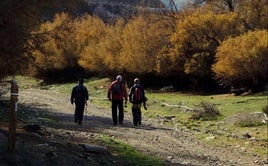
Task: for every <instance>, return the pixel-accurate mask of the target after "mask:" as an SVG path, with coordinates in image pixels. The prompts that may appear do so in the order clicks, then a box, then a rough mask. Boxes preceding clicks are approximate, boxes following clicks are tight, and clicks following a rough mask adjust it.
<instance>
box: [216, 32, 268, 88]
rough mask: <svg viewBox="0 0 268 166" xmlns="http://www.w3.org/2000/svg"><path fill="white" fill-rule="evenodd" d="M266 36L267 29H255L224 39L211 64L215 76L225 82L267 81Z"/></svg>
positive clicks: (267, 52)
mask: <svg viewBox="0 0 268 166" xmlns="http://www.w3.org/2000/svg"><path fill="white" fill-rule="evenodd" d="M267 37H268V32H267V30H257V31H252V32H248V33H246V34H243V35H240V36H237V37H234V38H229V39H227V40H226V41H224V42H223V43H222V45H221V46H220V47H219V48H218V49H217V54H216V59H217V63H216V64H215V65H213V71H214V72H215V73H216V74H217V77H219V78H220V79H221V80H222V82H227V83H233V82H234V81H236V82H237V81H241V82H243V81H251V82H252V83H253V82H258V81H264V80H266V81H267V78H268V64H267V59H268V43H267Z"/></svg>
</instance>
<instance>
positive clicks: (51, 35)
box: [30, 13, 77, 76]
mask: <svg viewBox="0 0 268 166" xmlns="http://www.w3.org/2000/svg"><path fill="white" fill-rule="evenodd" d="M71 31H72V23H71V20H70V17H69V15H68V14H66V13H62V14H56V15H55V17H54V19H53V22H49V21H48V22H46V23H43V24H41V26H40V28H39V29H38V30H37V31H35V32H33V34H42V35H43V38H45V42H43V44H42V45H41V46H40V49H36V50H34V51H33V52H32V56H33V58H34V63H32V64H31V65H30V66H32V67H31V68H30V69H31V74H32V75H34V76H38V75H39V76H41V75H42V76H45V75H43V74H48V75H49V74H50V73H51V72H53V71H55V70H61V69H64V68H66V67H71V66H74V65H75V64H77V60H76V59H77V57H76V56H75V52H74V51H73V50H74V48H75V47H74V46H75V45H72V44H73V43H74V42H72V41H73V36H72V35H71V34H72V33H71ZM33 71H35V72H33Z"/></svg>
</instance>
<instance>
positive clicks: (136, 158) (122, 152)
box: [99, 135, 165, 166]
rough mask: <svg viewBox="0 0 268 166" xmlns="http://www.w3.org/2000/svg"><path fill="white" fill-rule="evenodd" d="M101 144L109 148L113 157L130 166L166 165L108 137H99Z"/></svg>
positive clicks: (158, 159)
mask: <svg viewBox="0 0 268 166" xmlns="http://www.w3.org/2000/svg"><path fill="white" fill-rule="evenodd" d="M99 140H100V141H101V143H103V144H105V146H107V147H108V149H109V150H110V152H111V153H112V155H114V156H120V159H121V160H124V161H125V162H127V163H129V165H133V166H140V165H158V166H161V165H163V166H164V165H165V163H164V161H163V160H161V159H160V158H156V157H152V156H148V155H144V154H142V153H140V152H139V151H137V150H136V149H135V148H133V147H131V146H129V145H127V144H125V143H123V142H121V141H119V140H116V139H112V138H110V137H108V136H104V135H101V136H99Z"/></svg>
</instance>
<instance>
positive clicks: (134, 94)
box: [128, 78, 147, 126]
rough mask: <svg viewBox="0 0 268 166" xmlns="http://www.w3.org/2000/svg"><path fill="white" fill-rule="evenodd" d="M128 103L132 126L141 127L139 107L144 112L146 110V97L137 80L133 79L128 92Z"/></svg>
mask: <svg viewBox="0 0 268 166" xmlns="http://www.w3.org/2000/svg"><path fill="white" fill-rule="evenodd" d="M128 96H129V101H130V102H131V103H132V115H133V124H134V126H137V125H141V105H142V104H143V107H144V109H145V110H147V108H146V100H147V99H146V97H145V92H144V89H143V87H142V86H141V85H140V80H139V78H135V79H134V85H133V86H132V87H131V88H130V91H129V95H128Z"/></svg>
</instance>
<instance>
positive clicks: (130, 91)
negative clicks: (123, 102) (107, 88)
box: [128, 87, 133, 103]
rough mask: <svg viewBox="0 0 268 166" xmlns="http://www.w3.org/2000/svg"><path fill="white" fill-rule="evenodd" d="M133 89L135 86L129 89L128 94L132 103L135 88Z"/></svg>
mask: <svg viewBox="0 0 268 166" xmlns="http://www.w3.org/2000/svg"><path fill="white" fill-rule="evenodd" d="M132 89H133V87H131V88H130V90H129V94H128V98H129V102H130V103H132V102H133V100H132V95H133V90H132Z"/></svg>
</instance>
